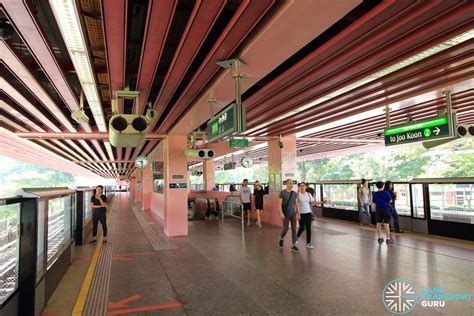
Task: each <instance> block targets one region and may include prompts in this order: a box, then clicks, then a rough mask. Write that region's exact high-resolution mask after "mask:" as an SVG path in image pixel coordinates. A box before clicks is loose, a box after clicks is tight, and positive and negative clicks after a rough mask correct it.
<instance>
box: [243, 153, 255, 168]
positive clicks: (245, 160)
mask: <svg viewBox="0 0 474 316" xmlns="http://www.w3.org/2000/svg"><path fill="white" fill-rule="evenodd" d="M240 163H241V164H242V167H244V168H250V167H252V166H253V159H252V158H251V157H249V156H244V157H242V160H241V161H240Z"/></svg>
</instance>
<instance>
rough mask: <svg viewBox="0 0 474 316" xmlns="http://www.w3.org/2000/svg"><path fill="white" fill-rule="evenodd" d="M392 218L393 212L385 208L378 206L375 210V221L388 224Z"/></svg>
mask: <svg viewBox="0 0 474 316" xmlns="http://www.w3.org/2000/svg"><path fill="white" fill-rule="evenodd" d="M391 220H392V212H391V211H390V210H387V209H385V208H378V207H377V208H376V210H375V221H376V222H377V223H379V224H381V223H385V224H388V223H390V221H391Z"/></svg>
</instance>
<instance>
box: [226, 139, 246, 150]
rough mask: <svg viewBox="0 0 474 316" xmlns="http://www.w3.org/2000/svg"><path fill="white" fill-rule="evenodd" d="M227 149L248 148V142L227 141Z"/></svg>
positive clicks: (242, 140)
mask: <svg viewBox="0 0 474 316" xmlns="http://www.w3.org/2000/svg"><path fill="white" fill-rule="evenodd" d="M229 147H230V148H235V147H237V148H239V147H249V140H248V139H231V140H229Z"/></svg>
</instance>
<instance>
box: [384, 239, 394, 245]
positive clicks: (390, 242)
mask: <svg viewBox="0 0 474 316" xmlns="http://www.w3.org/2000/svg"><path fill="white" fill-rule="evenodd" d="M385 242H386V243H387V244H393V239H392V238H390V239H387V240H385Z"/></svg>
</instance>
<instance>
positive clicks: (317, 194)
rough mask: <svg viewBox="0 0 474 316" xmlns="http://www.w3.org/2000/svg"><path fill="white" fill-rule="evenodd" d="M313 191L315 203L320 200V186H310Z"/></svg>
mask: <svg viewBox="0 0 474 316" xmlns="http://www.w3.org/2000/svg"><path fill="white" fill-rule="evenodd" d="M311 186H312V187H313V189H314V198H315V199H316V201H319V200H321V186H320V185H318V184H313V185H311Z"/></svg>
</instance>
